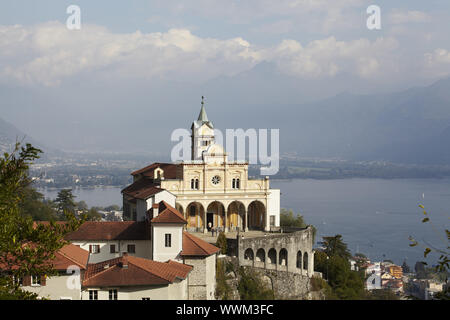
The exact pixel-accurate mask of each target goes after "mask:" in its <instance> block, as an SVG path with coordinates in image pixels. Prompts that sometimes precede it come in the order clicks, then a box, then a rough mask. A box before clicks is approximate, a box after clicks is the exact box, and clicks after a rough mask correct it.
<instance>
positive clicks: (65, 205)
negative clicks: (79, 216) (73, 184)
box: [55, 189, 76, 213]
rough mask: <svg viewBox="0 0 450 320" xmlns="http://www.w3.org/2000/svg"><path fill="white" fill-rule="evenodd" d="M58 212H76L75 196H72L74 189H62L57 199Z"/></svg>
mask: <svg viewBox="0 0 450 320" xmlns="http://www.w3.org/2000/svg"><path fill="white" fill-rule="evenodd" d="M55 203H56V207H57V208H58V212H60V213H61V212H71V213H74V212H75V207H76V204H75V196H74V195H73V194H72V189H62V190H60V191H59V192H58V196H57V197H56V199H55Z"/></svg>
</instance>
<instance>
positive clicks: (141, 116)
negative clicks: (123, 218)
mask: <svg viewBox="0 0 450 320" xmlns="http://www.w3.org/2000/svg"><path fill="white" fill-rule="evenodd" d="M116 80H117V81H119V80H120V79H116ZM408 86H409V84H407V83H398V84H395V86H394V87H395V88H398V87H402V88H405V87H408ZM387 88H391V89H389V90H390V91H386V90H387ZM392 88H393V86H390V85H383V84H382V85H379V84H376V83H371V82H370V81H369V80H362V79H361V78H358V77H356V76H354V75H349V74H339V75H337V76H336V77H331V78H329V79H325V80H324V79H322V78H320V79H319V78H318V79H301V78H298V77H293V76H289V75H286V74H283V73H281V72H279V70H278V68H277V66H276V65H274V64H273V63H268V62H263V63H260V64H258V65H256V66H255V67H254V68H252V69H251V70H248V71H245V72H242V73H239V74H237V75H234V76H222V77H218V78H215V79H211V80H209V81H207V82H204V83H201V84H199V83H196V84H194V83H191V84H186V83H184V82H174V81H168V80H167V81H166V80H161V79H150V80H148V82H146V81H140V82H138V83H135V82H120V83H114V84H111V83H109V82H108V81H105V82H92V81H91V80H90V79H84V78H83V81H78V82H77V83H76V84H75V83H68V84H65V85H64V84H62V85H61V86H59V87H57V88H53V87H52V88H34V89H30V88H27V87H20V88H10V87H2V86H0V95H1V96H2V101H0V109H1V110H2V112H3V113H2V116H3V117H5V118H7V119H15V123H16V124H17V125H18V126H20V127H21V128H26V130H27V132H29V133H31V134H32V135H33V136H36V137H39V140H40V141H43V142H45V144H46V145H48V146H53V147H55V148H59V149H61V150H65V151H69V152H77V153H78V152H99V153H105V152H114V153H116V152H121V153H127V154H130V155H136V154H138V153H145V152H148V153H151V154H152V155H157V156H158V157H160V158H168V157H169V156H170V152H171V148H172V147H173V146H174V145H175V144H176V143H175V142H173V141H171V140H170V137H171V134H172V132H173V130H174V129H176V128H189V127H190V125H191V123H192V121H193V120H194V119H195V118H196V117H197V115H198V112H199V110H200V97H201V96H202V95H205V97H206V110H207V113H208V117H209V119H210V120H212V121H213V123H214V127H215V128H217V129H221V130H223V132H224V131H225V130H226V129H227V128H229V129H237V128H243V129H249V128H255V129H259V128H263V129H264V128H267V129H280V152H281V153H282V154H283V153H287V152H289V153H293V152H295V153H297V154H298V155H299V156H300V157H321V158H343V159H348V160H352V161H358V160H386V161H391V162H401V163H417V164H448V163H450V150H449V149H450V148H449V146H450V78H447V79H442V80H439V81H436V82H435V83H433V84H431V85H428V86H423V87H411V88H410V89H407V90H397V91H396V92H393V91H394V90H396V89H392ZM350 89H351V90H350ZM361 92H369V94H360V93H361ZM383 92H384V93H383ZM385 92H388V93H385ZM69 96H70V97H71V98H70V99H67V97H69ZM2 126H4V124H2ZM9 131H11V130H9ZM12 132H13V134H10V135H9V140H8V141H15V137H16V135H17V133H16V131H12ZM7 137H8V136H7ZM45 150H46V152H49V151H50V150H49V149H47V148H46V149H45Z"/></svg>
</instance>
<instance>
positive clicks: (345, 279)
mask: <svg viewBox="0 0 450 320" xmlns="http://www.w3.org/2000/svg"><path fill="white" fill-rule="evenodd" d="M323 239H324V241H323V244H324V247H325V248H324V250H323V251H320V250H317V251H316V252H315V253H314V266H315V269H316V270H317V271H319V272H322V274H323V275H324V277H325V278H326V280H327V282H328V285H329V286H330V287H331V289H332V290H331V292H328V293H326V294H327V299H344V300H355V299H365V298H366V291H365V289H364V271H353V270H351V269H350V262H349V258H351V254H350V252H349V250H348V249H347V244H345V243H344V242H343V241H342V236H341V235H336V236H334V237H323Z"/></svg>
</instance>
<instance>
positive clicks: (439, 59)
mask: <svg viewBox="0 0 450 320" xmlns="http://www.w3.org/2000/svg"><path fill="white" fill-rule="evenodd" d="M424 60H425V62H424V69H425V72H426V74H427V75H429V76H431V77H433V78H434V77H445V76H448V75H449V74H450V51H448V50H446V49H442V48H439V49H436V50H434V51H433V52H427V53H425V54H424Z"/></svg>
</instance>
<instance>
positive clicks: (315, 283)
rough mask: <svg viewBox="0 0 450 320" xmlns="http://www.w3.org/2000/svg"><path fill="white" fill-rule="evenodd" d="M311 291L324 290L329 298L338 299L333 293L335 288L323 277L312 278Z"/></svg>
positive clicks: (326, 297)
mask: <svg viewBox="0 0 450 320" xmlns="http://www.w3.org/2000/svg"><path fill="white" fill-rule="evenodd" d="M310 284H311V291H322V292H323V294H324V295H325V299H327V300H336V299H337V297H336V295H335V294H334V293H333V289H332V288H331V287H330V286H329V284H328V283H327V282H326V281H325V280H324V279H322V278H319V277H316V276H313V277H312V278H311V280H310Z"/></svg>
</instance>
